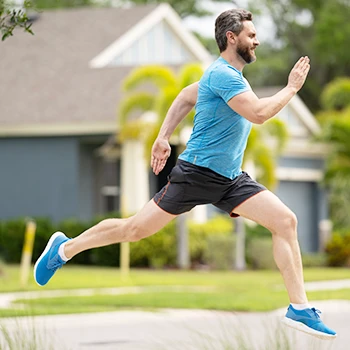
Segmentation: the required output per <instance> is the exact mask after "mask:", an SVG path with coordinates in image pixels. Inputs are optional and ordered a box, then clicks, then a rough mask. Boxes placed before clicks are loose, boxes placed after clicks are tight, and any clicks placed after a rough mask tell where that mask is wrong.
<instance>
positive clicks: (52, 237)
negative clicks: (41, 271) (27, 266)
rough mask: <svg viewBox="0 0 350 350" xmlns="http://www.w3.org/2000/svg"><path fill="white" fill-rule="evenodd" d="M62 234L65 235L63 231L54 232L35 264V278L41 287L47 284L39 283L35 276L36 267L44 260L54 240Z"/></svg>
mask: <svg viewBox="0 0 350 350" xmlns="http://www.w3.org/2000/svg"><path fill="white" fill-rule="evenodd" d="M62 235H64V233H63V232H56V233H54V234H53V235H52V236H51V238H50V239H49V241H48V242H47V244H46V247H45V249H44V251H43V252H42V254H41V255H40V256H39V258H38V260H37V261H36V263H35V265H34V280H35V282H36V284H37V285H39V286H40V287H42V286H44V285H45V284H40V283H38V281H37V280H36V277H35V276H36V269H37V267H38V265H39V263H40V261H41V260H42V258H43V257H44V256H45V255H46V253H47V252H48V251H49V250H50V248H51V246H52V243H53V241H54V240H55V239H56V238H57V237H59V236H62Z"/></svg>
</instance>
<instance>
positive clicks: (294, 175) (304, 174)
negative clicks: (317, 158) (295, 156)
mask: <svg viewBox="0 0 350 350" xmlns="http://www.w3.org/2000/svg"><path fill="white" fill-rule="evenodd" d="M276 176H277V179H278V180H282V181H283V180H284V181H305V182H319V181H321V180H322V179H323V171H322V170H318V169H305V168H285V167H279V168H278V169H277V171H276Z"/></svg>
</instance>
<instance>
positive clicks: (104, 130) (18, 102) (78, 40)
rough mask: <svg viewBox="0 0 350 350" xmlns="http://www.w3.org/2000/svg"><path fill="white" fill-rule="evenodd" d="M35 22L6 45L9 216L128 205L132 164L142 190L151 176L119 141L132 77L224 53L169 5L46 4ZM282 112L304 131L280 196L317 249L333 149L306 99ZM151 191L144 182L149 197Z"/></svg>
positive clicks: (2, 62)
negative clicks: (138, 69) (214, 51)
mask: <svg viewBox="0 0 350 350" xmlns="http://www.w3.org/2000/svg"><path fill="white" fill-rule="evenodd" d="M32 28H33V31H34V32H35V35H34V36H33V37H32V36H30V35H28V34H27V33H21V32H16V35H15V36H14V37H12V38H10V39H9V40H6V41H5V42H3V43H1V44H0V105H1V109H0V167H1V171H0V193H1V197H0V219H8V218H12V217H18V216H33V217H35V216H41V217H43V216H47V217H50V218H52V219H53V220H55V221H60V220H62V219H65V218H70V217H77V218H80V219H89V218H91V217H92V216H93V215H95V214H97V213H104V212H110V211H117V210H121V209H122V206H121V205H120V202H123V203H125V201H127V198H126V199H125V197H124V199H121V197H122V195H121V192H120V187H121V180H120V179H121V177H122V175H121V174H123V171H124V173H125V172H126V173H128V174H130V173H133V174H137V175H138V176H139V177H142V179H143V180H142V181H141V180H140V181H137V183H138V185H139V186H140V184H141V187H142V188H147V186H146V185H147V184H146V183H149V181H148V180H146V181H145V179H148V171H149V170H148V169H147V166H146V165H145V163H143V161H142V160H141V158H142V156H141V150H140V149H139V148H138V147H139V145H138V144H137V143H136V144H134V145H132V144H131V145H130V148H129V151H127V152H129V153H128V154H131V155H133V156H134V157H136V160H135V161H133V162H129V163H127V162H126V161H125V159H126V157H125V156H124V165H123V167H121V163H122V161H123V152H124V151H126V149H127V147H121V146H122V145H117V147H115V137H114V135H115V134H116V133H118V125H117V106H118V103H119V101H120V99H121V98H122V92H121V89H120V85H121V82H122V80H123V79H124V78H125V77H126V76H127V75H128V74H129V73H130V71H131V70H132V69H133V68H134V67H135V66H139V65H144V64H164V65H168V66H171V67H178V66H179V65H182V64H184V63H189V62H200V63H202V64H203V65H204V66H206V65H208V64H209V63H210V61H211V60H212V57H211V56H210V54H209V53H208V52H207V51H206V50H205V48H204V47H203V46H202V45H201V44H200V42H199V41H198V40H197V39H196V38H195V37H194V36H193V35H192V34H191V33H190V32H188V31H187V30H186V29H185V28H184V26H183V25H181V20H180V18H179V17H178V15H177V14H176V13H175V12H174V11H173V10H172V8H171V7H170V6H169V5H167V4H161V5H147V6H139V7H132V8H108V9H107V8H83V9H73V10H56V11H45V12H44V13H42V14H40V15H39V16H38V18H36V20H35V21H34V23H33V26H32ZM268 92H269V91H268V90H267V89H266V90H264V91H262V93H268ZM281 117H282V118H283V119H284V120H286V122H287V123H288V127H289V128H290V130H291V134H292V136H293V137H292V138H291V141H290V143H289V146H288V148H287V150H286V152H285V154H284V156H283V157H282V158H281V159H280V163H279V168H278V177H279V179H280V180H281V181H280V184H279V187H278V188H277V193H278V194H279V195H280V196H281V198H282V199H283V200H284V201H285V202H286V204H288V205H290V207H291V208H292V210H294V211H295V212H296V213H297V214H298V215H299V228H300V231H301V245H302V248H303V249H304V250H305V251H316V250H317V249H318V244H319V227H318V226H319V223H320V222H323V220H327V218H328V211H327V200H326V195H325V191H324V190H323V189H322V187H321V186H320V185H319V182H320V180H321V178H322V174H323V162H324V154H325V153H324V149H323V148H321V147H320V146H318V145H315V144H313V143H312V142H311V139H312V137H313V135H314V134H315V133H316V132H317V131H318V128H319V127H318V124H317V122H316V121H315V119H314V117H313V116H312V115H311V113H310V112H309V111H308V109H307V108H306V106H305V105H304V104H303V102H302V101H301V100H300V99H299V98H298V97H295V98H294V99H293V100H292V101H291V103H290V104H289V105H288V106H287V107H286V108H285V109H284V111H283V113H281ZM124 146H125V145H124ZM121 159H122V161H121ZM174 162H175V159H174V156H173V157H172V158H171V159H169V162H168V163H169V164H168V168H167V169H166V170H165V171H164V172H163V175H162V176H160V178H159V179H157V180H156V179H155V177H154V176H153V177H152V176H151V181H150V187H151V191H150V192H151V196H152V195H153V193H154V192H155V191H156V190H157V188H158V187H159V186H161V184H162V182H164V180H165V179H166V174H165V173H166V171H167V170H169V169H170V168H171V165H172V164H174ZM121 168H123V169H124V170H122V169H121ZM125 169H126V170H125ZM124 177H125V175H124ZM136 186H137V184H135V182H134V186H130V185H129V192H128V193H130V191H132V190H133V189H134V190H135V189H136V188H137V187H136ZM132 187H134V188H132ZM136 192H137V191H136ZM136 192H135V193H136ZM134 196H136V194H131V195H130V196H129V197H130V198H132V199H133V202H135V203H136V202H137V201H134V199H135V197H134ZM149 196H150V194H149V193H148V192H147V191H145V190H144V191H143V197H140V198H141V200H139V202H138V204H137V205H140V203H142V201H145V200H146V199H145V197H148V198H149ZM129 202H130V201H129ZM129 211H130V209H129Z"/></svg>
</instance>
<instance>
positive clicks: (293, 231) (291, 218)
mask: <svg viewBox="0 0 350 350" xmlns="http://www.w3.org/2000/svg"><path fill="white" fill-rule="evenodd" d="M274 226H275V227H274V228H273V229H272V232H273V233H275V234H277V235H281V236H286V238H296V237H297V226H298V219H297V217H296V215H295V214H294V213H293V212H292V211H291V210H288V211H286V212H285V213H284V214H283V215H282V216H281V217H279V219H278V220H277V222H276V223H275V225H274Z"/></svg>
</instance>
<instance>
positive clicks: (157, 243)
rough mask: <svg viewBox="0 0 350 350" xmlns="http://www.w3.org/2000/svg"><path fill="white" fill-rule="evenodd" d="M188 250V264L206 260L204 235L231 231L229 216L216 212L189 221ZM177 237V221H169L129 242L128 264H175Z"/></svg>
mask: <svg viewBox="0 0 350 350" xmlns="http://www.w3.org/2000/svg"><path fill="white" fill-rule="evenodd" d="M187 225H188V235H189V250H190V260H191V264H192V265H194V264H197V263H205V257H204V256H205V253H206V251H207V250H208V241H207V238H208V237H211V236H216V235H219V234H220V235H227V236H228V235H230V234H232V230H233V226H232V219H230V218H229V217H225V216H222V215H220V216H217V217H215V218H213V219H211V220H209V221H207V222H206V223H202V224H199V223H195V222H193V221H192V222H191V221H188V222H187ZM176 256H177V238H176V222H175V221H172V222H170V223H169V224H168V225H166V226H165V227H164V228H163V229H161V230H160V231H159V232H158V233H156V234H155V235H153V236H150V237H148V238H145V239H143V240H141V241H139V242H134V243H131V244H130V264H131V266H134V267H155V268H162V267H165V266H167V267H174V266H176Z"/></svg>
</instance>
